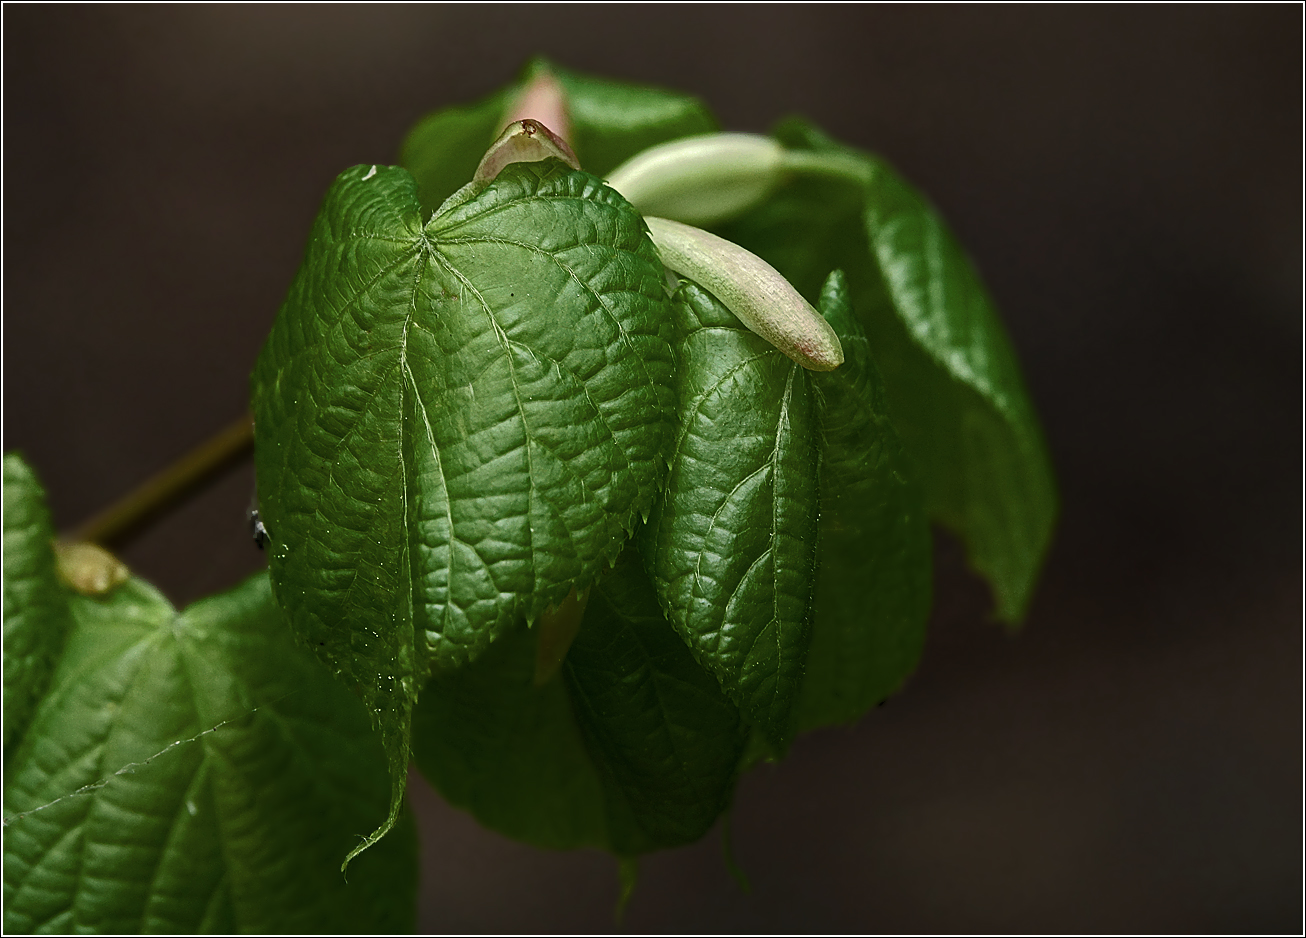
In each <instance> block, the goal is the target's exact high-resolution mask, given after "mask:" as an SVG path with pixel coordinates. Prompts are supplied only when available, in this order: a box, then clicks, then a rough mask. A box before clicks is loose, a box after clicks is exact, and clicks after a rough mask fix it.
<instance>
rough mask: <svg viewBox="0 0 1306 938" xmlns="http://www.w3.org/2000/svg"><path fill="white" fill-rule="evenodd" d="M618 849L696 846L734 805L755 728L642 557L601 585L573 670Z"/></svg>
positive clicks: (632, 556)
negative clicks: (667, 604) (691, 641)
mask: <svg viewBox="0 0 1306 938" xmlns="http://www.w3.org/2000/svg"><path fill="white" fill-rule="evenodd" d="M565 674H566V681H567V687H568V689H569V690H570V692H571V698H572V704H573V708H574V711H575V715H576V719H577V722H578V723H579V724H580V727H581V730H582V732H583V734H584V737H585V740H586V742H587V743H588V745H589V749H590V752H591V754H592V755H593V759H594V763H595V765H596V766H597V767H598V770H599V775H600V777H601V778H602V779H603V782H604V786H605V792H606V796H607V813H608V827H609V837H610V841H611V846H612V849H613V850H614V851H615V852H616V853H618V854H621V855H623V856H632V855H634V854H637V853H644V852H647V851H649V850H656V849H659V848H663V847H674V846H679V845H681V844H686V843H692V842H693V841H695V840H697V839H698V838H700V837H702V836H703V835H704V834H705V833H707V831H708V829H709V828H711V826H712V824H713V823H714V822H715V821H716V819H717V816H718V815H719V814H720V813H721V812H722V811H723V810H724V809H725V808H726V806H727V805H728V804H729V801H730V796H731V793H732V791H733V790H734V782H735V773H736V771H737V767H738V763H739V756H740V752H741V751H742V749H743V744H744V739H745V735H746V729H745V727H744V726H743V724H742V722H741V720H740V718H739V711H738V710H737V709H736V708H735V706H734V705H733V704H732V703H731V702H730V701H729V700H728V699H727V698H726V696H725V695H724V694H723V693H722V691H721V688H720V686H719V685H718V683H717V680H716V678H714V677H713V676H712V675H711V674H709V673H708V672H707V671H705V670H704V669H703V668H701V667H699V665H698V664H697V663H696V662H695V661H694V657H693V655H692V654H690V652H689V649H688V648H687V647H686V646H685V643H684V642H683V641H681V639H680V636H679V635H677V634H676V631H675V629H674V628H673V627H672V625H671V623H670V622H668V621H667V619H666V617H665V616H664V615H663V614H662V610H661V609H660V608H659V606H658V600H657V595H656V593H655V592H654V589H653V584H652V583H651V582H650V581H649V578H648V574H647V573H645V571H644V568H643V564H642V562H641V561H640V558H639V556H638V553H637V552H636V550H635V549H634V548H633V547H631V548H628V549H627V550H626V552H625V553H624V554H623V555H622V558H621V560H620V561H618V563H617V565H616V567H615V568H614V569H613V570H612V572H611V573H609V574H608V575H606V576H604V577H603V578H602V579H601V580H600V581H599V582H598V584H597V585H596V586H595V587H594V590H593V594H592V595H591V596H590V600H589V606H588V608H587V609H586V612H585V621H584V625H583V626H582V627H581V630H580V634H579V635H578V636H577V638H576V640H575V641H574V642H573V643H572V646H571V651H570V652H569V654H568V655H567V662H566V666H565Z"/></svg>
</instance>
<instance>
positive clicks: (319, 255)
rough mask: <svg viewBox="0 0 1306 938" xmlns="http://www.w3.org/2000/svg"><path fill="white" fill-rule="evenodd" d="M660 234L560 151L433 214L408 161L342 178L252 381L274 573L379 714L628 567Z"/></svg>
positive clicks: (403, 724)
mask: <svg viewBox="0 0 1306 938" xmlns="http://www.w3.org/2000/svg"><path fill="white" fill-rule="evenodd" d="M668 305H669V304H668V302H667V299H666V292H665V289H664V286H663V274H662V268H661V265H660V264H659V262H658V259H657V255H656V254H655V252H654V249H653V246H652V244H651V243H650V241H649V240H648V235H647V232H646V230H645V227H644V224H643V221H642V220H641V219H640V217H639V216H638V215H636V214H635V213H634V211H633V210H632V209H631V208H630V206H629V205H628V204H627V203H626V202H625V200H623V199H622V198H621V197H620V196H618V195H617V194H616V193H615V192H613V191H612V190H611V189H607V188H606V187H604V186H603V185H602V184H601V183H600V182H599V181H598V180H597V179H595V178H594V177H593V176H590V175H587V174H585V173H580V172H574V171H570V170H568V169H567V168H566V167H564V166H562V165H561V164H559V163H558V162H556V161H553V160H548V161H545V162H543V163H517V164H513V165H511V166H509V167H507V168H506V169H505V170H504V171H503V172H502V173H501V174H500V175H499V176H498V178H497V179H496V180H495V181H494V182H493V183H491V184H490V185H489V186H488V187H487V188H485V189H484V191H482V192H480V194H478V195H475V196H473V197H470V198H468V197H467V193H463V196H461V197H460V199H451V200H450V202H449V204H447V205H446V208H445V210H443V211H442V212H441V213H438V214H436V215H435V216H434V217H433V218H431V219H430V220H429V221H427V222H425V223H423V222H422V220H421V211H420V206H419V205H418V202H417V195H416V187H415V184H414V182H413V179H412V177H411V176H410V175H409V174H408V173H407V172H406V171H404V170H402V169H398V168H387V167H375V166H373V167H365V166H364V167H356V168H354V169H352V170H348V171H346V172H345V173H344V174H342V175H341V176H340V177H339V179H337V181H336V183H335V185H333V186H332V188H331V191H330V192H329V193H328V195H327V198H326V202H325V204H324V206H323V208H322V210H321V212H320V214H319V216H318V219H317V221H316V223H315V224H314V228H313V234H312V237H311V239H310V242H309V248H308V252H307V256H306V257H305V259H304V263H303V266H302V267H301V269H300V271H299V274H298V275H297V276H296V279H295V281H294V283H293V285H292V286H291V289H290V294H289V296H288V298H287V300H286V302H285V304H284V305H283V307H282V309H281V312H280V313H279V314H278V317H277V321H276V323H275V325H274V327H273V330H272V334H271V336H270V337H269V339H268V341H267V344H266V346H265V347H264V349H263V352H262V354H261V356H260V358H259V362H258V365H257V368H256V370H255V373H254V382H253V383H254V388H253V397H254V414H255V441H256V445H255V459H256V463H257V469H258V484H259V499H260V505H261V510H262V516H263V520H264V522H265V524H266V527H267V530H268V535H269V537H270V540H271V575H272V582H273V587H274V589H275V590H276V594H277V599H278V602H280V604H281V605H282V607H283V608H284V609H285V610H286V611H287V613H288V615H289V618H290V621H291V624H292V628H293V629H294V631H295V632H296V633H297V634H298V635H299V636H300V638H301V639H302V640H303V641H305V642H306V643H307V644H308V645H309V647H311V648H313V649H314V650H316V651H317V653H318V655H319V657H321V658H322V659H323V660H324V661H326V662H327V663H328V664H329V665H330V667H331V668H332V670H333V672H334V673H336V674H337V675H338V676H340V677H341V678H342V679H343V680H345V681H346V682H347V683H349V684H350V685H351V686H353V687H354V688H355V689H356V690H357V691H358V692H359V693H360V694H361V696H362V698H363V700H364V703H365V704H366V705H367V706H368V708H369V709H370V710H371V711H372V712H373V713H374V714H375V715H376V717H377V720H378V722H379V724H380V727H381V729H382V732H383V735H384V737H385V741H386V749H387V752H388V753H389V754H390V759H391V772H392V777H393V779H394V782H395V786H396V787H395V802H394V804H395V809H396V810H397V807H398V803H399V796H400V794H401V791H402V785H403V780H404V778H405V777H406V770H407V764H408V730H409V720H410V711H411V705H412V702H413V700H414V699H415V698H416V696H417V693H418V691H419V690H420V688H421V685H422V683H423V682H424V681H425V680H426V678H427V676H428V674H429V673H430V671H431V669H432V668H434V669H436V670H440V669H445V670H447V669H450V668H455V667H459V666H461V665H465V664H467V663H469V662H470V661H472V660H474V659H475V658H476V657H477V656H479V655H480V654H481V653H482V652H483V651H484V650H485V649H486V648H487V647H489V645H490V643H491V642H492V641H493V640H494V639H495V638H496V637H497V636H499V635H502V634H504V633H506V632H508V631H510V630H511V629H513V628H515V627H517V626H518V625H519V623H520V621H521V620H522V619H523V618H525V619H526V620H528V621H530V620H533V619H534V618H535V617H536V616H538V615H539V614H540V613H541V612H542V611H543V610H544V609H545V608H546V607H547V606H549V605H553V604H556V603H558V602H559V601H560V600H561V599H562V598H563V597H564V596H565V595H566V594H567V592H568V591H569V590H571V589H572V588H574V587H582V588H583V587H584V586H586V585H587V584H588V583H589V582H590V581H591V580H593V579H594V577H595V576H596V575H597V573H598V571H599V569H600V568H601V566H602V565H603V564H604V563H605V562H606V561H608V560H611V559H615V557H616V556H617V554H618V553H619V552H620V550H621V547H622V544H623V543H624V542H625V540H626V539H627V537H628V532H629V531H630V530H631V528H632V526H633V524H634V523H635V521H636V519H637V518H638V516H639V514H640V513H641V512H645V511H647V510H648V508H649V506H650V505H651V503H652V500H653V496H654V493H655V492H656V490H657V489H658V487H659V486H660V484H661V481H662V473H663V458H664V457H663V453H664V451H665V447H666V445H667V441H668V439H669V438H670V434H671V432H672V420H673V419H674V415H673V406H674V388H673V386H672V377H673V360H672V353H671V348H670V344H669V341H668V338H669V336H670V329H671V325H670V321H669V317H668V313H667V309H668Z"/></svg>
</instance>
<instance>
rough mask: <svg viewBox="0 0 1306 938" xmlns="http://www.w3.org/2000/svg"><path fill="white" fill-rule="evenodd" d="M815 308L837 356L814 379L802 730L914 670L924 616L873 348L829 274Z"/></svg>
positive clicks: (879, 693) (920, 524)
mask: <svg viewBox="0 0 1306 938" xmlns="http://www.w3.org/2000/svg"><path fill="white" fill-rule="evenodd" d="M820 309H821V312H822V314H823V315H825V317H826V319H827V320H828V321H829V323H830V325H832V326H833V327H834V329H835V332H836V333H838V335H839V340H840V342H842V344H843V349H844V354H845V360H844V363H843V364H842V365H841V366H839V368H838V369H837V370H835V371H833V372H829V373H823V374H814V375H812V376H811V380H812V381H813V382H814V384H815V386H816V398H817V412H818V415H819V420H820V425H821V472H820V489H821V510H820V539H819V549H818V553H817V570H818V573H817V585H816V602H815V614H814V615H813V619H812V644H811V648H810V649H809V651H808V655H807V670H806V675H805V678H804V681H803V691H802V694H801V696H800V698H799V702H798V707H797V715H796V716H797V722H798V729H799V731H805V730H809V729H814V728H816V727H818V726H824V725H827V724H831V723H846V722H848V721H850V720H855V719H856V718H858V717H859V716H861V715H862V714H863V713H865V712H866V711H867V710H868V709H869V708H871V707H873V706H875V705H876V704H878V703H880V702H881V701H882V700H884V699H885V698H886V697H888V696H889V695H890V694H891V693H893V692H894V691H896V690H897V689H898V687H899V686H900V685H901V684H902V682H903V680H904V679H905V678H906V677H907V676H908V675H909V674H910V673H911V672H912V671H913V670H914V669H915V668H916V665H917V662H918V661H919V660H920V656H921V652H922V650H923V648H924V645H925V626H926V620H927V619H928V618H929V611H930V586H931V582H930V568H931V564H932V559H931V556H930V532H929V524H928V521H927V519H926V515H925V509H924V505H923V503H922V499H921V492H920V486H919V484H918V483H917V482H916V480H915V479H914V476H913V467H912V466H911V464H910V463H909V462H908V461H907V459H906V457H905V455H904V453H903V451H902V446H901V444H900V443H899V441H898V436H897V434H896V433H895V432H894V429H893V426H892V424H891V423H890V422H889V418H888V413H887V406H886V404H885V400H884V389H883V387H882V386H881V382H880V379H879V374H878V372H877V370H876V367H875V363H874V361H873V360H872V357H871V352H870V345H869V343H868V342H867V340H866V335H865V333H864V332H863V331H862V328H861V325H860V324H859V323H858V322H857V320H856V319H855V318H854V316H853V313H852V302H851V297H850V296H849V292H848V288H847V281H846V279H845V278H844V277H843V275H842V272H838V271H836V272H835V273H834V274H833V275H831V276H830V278H829V279H828V280H827V281H826V284H825V287H824V289H823V290H822V291H821V299H820Z"/></svg>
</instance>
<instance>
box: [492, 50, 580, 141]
mask: <svg viewBox="0 0 1306 938" xmlns="http://www.w3.org/2000/svg"><path fill="white" fill-rule="evenodd" d="M527 119H530V120H535V121H539V122H540V123H541V124H543V125H544V126H545V127H548V128H549V129H550V130H552V131H553V132H554V133H555V134H557V135H558V136H559V137H561V138H562V139H563V140H566V141H568V142H570V141H571V119H570V116H569V115H568V113H567V92H566V89H564V88H563V87H562V82H560V81H558V79H556V78H554V77H553V73H552V72H550V71H548V70H547V69H543V68H542V69H540V70H539V71H537V72H536V73H535V76H534V77H533V78H531V80H530V81H528V82H527V83H526V87H525V88H523V89H522V90H521V91H520V92H519V93H518V94H517V98H516V100H514V101H513V103H512V106H511V107H509V108H508V111H507V113H506V114H504V117H503V123H504V125H505V126H506V125H508V124H514V123H516V122H517V121H520V120H527Z"/></svg>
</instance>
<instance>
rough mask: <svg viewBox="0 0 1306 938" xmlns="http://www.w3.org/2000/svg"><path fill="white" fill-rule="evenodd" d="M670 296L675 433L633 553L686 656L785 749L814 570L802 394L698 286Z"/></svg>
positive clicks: (781, 364) (811, 426)
mask: <svg viewBox="0 0 1306 938" xmlns="http://www.w3.org/2000/svg"><path fill="white" fill-rule="evenodd" d="M677 298H678V302H677V303H676V304H675V310H676V315H677V320H678V327H679V329H680V331H681V342H680V346H679V370H678V379H679V385H680V393H679V396H680V429H679V434H678V436H677V439H676V444H675V448H674V450H673V452H672V458H671V467H670V476H669V479H668V483H667V489H666V491H665V492H664V494H663V496H662V497H661V499H659V501H658V504H657V508H656V509H655V510H654V513H653V516H652V518H651V519H650V522H649V526H648V529H647V531H648V533H647V535H646V537H645V546H644V547H643V548H642V552H643V553H644V556H645V558H646V562H647V563H648V564H649V565H650V573H651V574H652V577H653V581H654V584H655V585H656V587H657V590H658V594H659V598H660V600H661V602H662V604H663V607H664V608H665V609H666V611H667V615H668V616H669V617H670V619H671V621H672V623H673V624H674V625H675V627H676V629H677V630H678V631H679V633H680V635H681V636H682V638H684V640H685V642H686V643H687V644H688V645H689V647H690V649H691V650H692V651H693V653H694V656H695V658H696V659H697V660H698V661H699V663H700V664H702V665H703V666H704V667H706V668H707V669H708V670H709V671H711V672H712V673H713V674H715V675H716V677H717V679H718V680H719V681H720V682H721V685H722V687H723V688H724V690H725V691H726V693H727V694H728V695H729V696H730V698H731V699H732V700H733V701H734V702H735V703H736V704H737V705H738V706H739V708H740V710H741V711H742V712H743V714H744V718H745V720H746V721H748V722H749V723H752V724H756V725H757V726H758V727H759V728H761V729H762V731H763V732H764V733H765V734H766V735H767V737H768V739H770V740H771V741H772V742H773V744H776V745H779V746H783V741H784V740H785V739H786V738H787V736H788V734H789V732H790V725H789V720H790V713H791V709H792V707H793V702H794V699H795V697H796V696H797V691H798V687H799V685H800V683H801V681H802V673H803V660H804V658H805V657H806V653H807V644H808V640H809V623H810V614H811V597H812V589H813V584H814V581H815V573H816V570H815V564H816V509H817V504H816V497H817V481H816V473H817V439H816V434H815V414H814V413H813V400H812V394H811V389H810V385H809V382H808V380H807V377H806V375H805V374H804V370H803V369H802V368H800V367H799V366H798V365H797V364H795V363H794V362H792V361H791V360H790V359H788V358H786V357H785V356H784V354H783V353H781V352H780V351H779V350H777V349H775V348H774V347H773V346H771V345H770V344H768V343H767V342H766V340H764V339H762V338H760V337H759V336H757V335H755V334H753V333H752V332H750V331H749V330H748V329H747V328H745V327H744V325H743V324H742V323H740V322H739V320H737V319H736V318H735V317H734V316H733V315H732V314H731V313H730V312H729V311H728V310H727V309H726V308H725V307H724V306H723V305H721V303H720V302H718V301H717V300H716V299H715V298H714V297H713V296H712V295H711V294H709V293H707V292H706V291H705V290H703V289H702V288H701V287H699V286H697V285H696V284H693V283H690V282H688V281H682V283H681V288H680V291H679V292H678V293H677Z"/></svg>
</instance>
